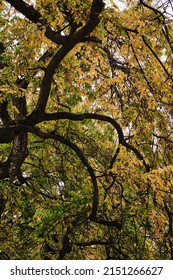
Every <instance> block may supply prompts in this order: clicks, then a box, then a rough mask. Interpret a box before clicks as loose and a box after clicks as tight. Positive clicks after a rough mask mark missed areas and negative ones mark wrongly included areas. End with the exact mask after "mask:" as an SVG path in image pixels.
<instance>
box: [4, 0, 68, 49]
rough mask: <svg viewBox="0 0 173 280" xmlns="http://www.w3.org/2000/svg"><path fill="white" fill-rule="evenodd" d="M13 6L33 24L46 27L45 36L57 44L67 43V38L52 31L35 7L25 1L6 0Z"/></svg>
mask: <svg viewBox="0 0 173 280" xmlns="http://www.w3.org/2000/svg"><path fill="white" fill-rule="evenodd" d="M6 1H7V2H8V3H10V4H11V6H13V7H14V8H15V9H16V10H17V11H19V12H20V13H22V14H23V15H24V16H25V17H26V18H27V19H29V20H30V21H32V22H33V23H38V24H40V25H41V26H42V27H46V31H45V36H46V37H47V38H48V39H50V40H51V41H52V42H54V43H56V44H62V45H64V44H65V43H66V37H65V36H62V35H60V33H59V32H56V31H54V30H52V28H51V27H50V26H49V24H48V22H47V21H46V20H45V19H43V18H42V15H41V14H40V13H39V12H38V11H37V10H35V9H34V7H33V6H30V5H28V4H27V3H25V2H24V1H23V0H18V1H16V0H6Z"/></svg>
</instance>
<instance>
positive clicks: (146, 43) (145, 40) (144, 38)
mask: <svg viewBox="0 0 173 280" xmlns="http://www.w3.org/2000/svg"><path fill="white" fill-rule="evenodd" d="M142 40H143V42H144V44H145V45H146V46H147V47H148V49H149V50H150V51H151V52H152V54H153V55H154V57H155V58H156V59H157V61H158V62H159V64H160V65H161V67H162V68H163V70H164V71H165V72H166V74H167V76H168V78H170V79H171V80H173V78H172V76H171V75H170V74H169V72H168V70H167V69H166V67H165V66H164V64H163V63H162V61H161V60H160V59H159V57H158V56H157V54H156V53H155V51H154V50H153V49H152V48H151V46H150V44H148V42H147V39H146V37H145V36H144V35H142Z"/></svg>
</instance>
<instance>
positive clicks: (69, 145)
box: [28, 127, 99, 221]
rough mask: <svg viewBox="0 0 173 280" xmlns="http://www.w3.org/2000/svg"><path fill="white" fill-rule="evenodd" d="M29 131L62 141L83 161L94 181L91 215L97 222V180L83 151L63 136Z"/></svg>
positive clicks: (30, 129) (31, 128)
mask: <svg viewBox="0 0 173 280" xmlns="http://www.w3.org/2000/svg"><path fill="white" fill-rule="evenodd" d="M28 131H29V132H31V133H33V134H35V135H37V136H39V137H40V138H42V139H54V140H57V141H60V142H61V143H63V144H64V145H66V146H67V147H69V148H70V149H72V150H73V151H74V152H75V153H76V154H77V156H78V157H79V159H80V160H81V162H82V163H83V165H84V166H85V167H86V168H87V170H88V173H89V175H90V178H91V181H92V184H93V206H92V212H91V215H90V219H91V220H93V221H95V220H96V215H97V209H98V196H99V193H98V186H97V179H96V176H95V174H94V171H93V168H92V167H91V165H90V164H89V162H88V160H87V158H86V157H85V156H84V154H83V153H82V151H81V150H80V149H79V147H78V146H77V145H76V144H74V143H72V142H71V141H69V140H68V139H66V138H64V137H63V136H61V135H59V134H57V133H56V134H55V133H53V132H42V131H41V130H40V129H39V128H37V127H29V128H28Z"/></svg>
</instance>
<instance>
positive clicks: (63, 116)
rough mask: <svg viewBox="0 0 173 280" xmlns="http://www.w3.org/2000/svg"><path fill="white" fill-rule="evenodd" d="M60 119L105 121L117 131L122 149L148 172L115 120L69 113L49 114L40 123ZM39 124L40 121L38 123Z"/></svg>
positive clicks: (148, 169) (90, 114) (101, 116)
mask: <svg viewBox="0 0 173 280" xmlns="http://www.w3.org/2000/svg"><path fill="white" fill-rule="evenodd" d="M60 119H69V120H73V121H83V120H85V119H93V120H94V119H95V120H100V121H105V122H108V123H110V124H111V125H112V126H113V127H114V128H115V129H116V131H117V133H118V137H119V143H120V144H121V145H123V146H124V147H126V148H128V149H130V150H131V151H133V152H134V153H135V155H136V156H137V158H138V159H139V160H141V161H142V162H143V164H144V166H145V169H146V172H149V171H150V166H149V165H148V164H147V163H146V162H145V159H144V157H143V155H142V154H141V153H140V152H139V151H138V150H137V149H136V148H135V147H134V146H132V145H131V144H129V143H127V142H126V141H125V139H124V134H123V130H122V128H121V126H120V125H119V123H117V121H116V120H114V119H113V118H111V117H109V116H105V115H99V114H95V113H83V114H74V113H69V112H57V113H50V114H47V113H45V115H44V116H43V118H42V120H41V121H44V120H45V121H46V120H60ZM39 122H40V121H39Z"/></svg>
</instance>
